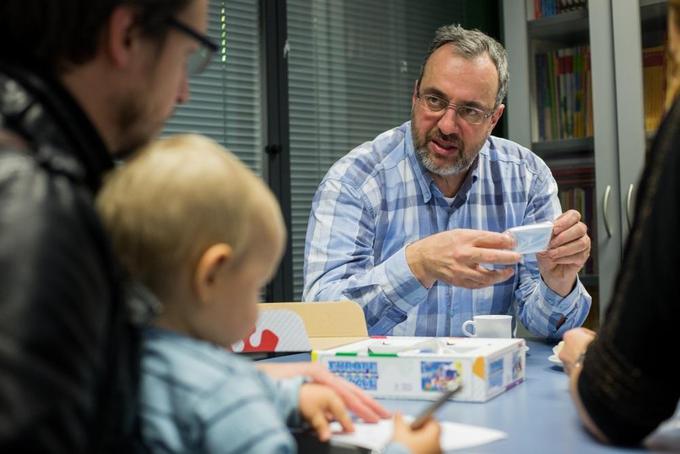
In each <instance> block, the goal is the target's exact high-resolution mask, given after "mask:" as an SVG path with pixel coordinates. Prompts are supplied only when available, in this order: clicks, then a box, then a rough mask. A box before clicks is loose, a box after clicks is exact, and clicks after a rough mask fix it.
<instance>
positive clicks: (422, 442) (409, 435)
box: [392, 413, 442, 454]
mask: <svg viewBox="0 0 680 454" xmlns="http://www.w3.org/2000/svg"><path fill="white" fill-rule="evenodd" d="M440 434H441V426H440V425H439V423H438V422H437V420H435V419H434V418H430V419H429V420H428V421H427V422H426V423H425V425H424V426H423V427H421V428H420V429H418V430H413V429H411V426H409V425H408V424H407V423H406V422H405V421H404V418H403V417H402V416H401V414H400V413H396V414H395V415H394V435H393V436H392V441H396V442H399V443H401V444H403V445H404V446H406V447H407V448H409V450H410V451H411V452H412V453H413V454H433V453H440V452H441V451H442V448H441V445H440V444H439V438H440Z"/></svg>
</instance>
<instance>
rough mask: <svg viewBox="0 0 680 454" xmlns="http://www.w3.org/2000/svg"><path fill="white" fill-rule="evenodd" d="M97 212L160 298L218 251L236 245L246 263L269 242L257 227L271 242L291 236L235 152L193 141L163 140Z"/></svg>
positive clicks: (120, 251)
mask: <svg viewBox="0 0 680 454" xmlns="http://www.w3.org/2000/svg"><path fill="white" fill-rule="evenodd" d="M97 209H98V211H99V213H100V214H101V216H102V218H103V221H104V224H105V226H106V228H107V230H108V231H109V233H110V236H111V238H112V241H113V246H114V249H115V252H116V254H117V255H118V257H119V259H120V260H121V261H122V262H123V265H124V266H125V267H126V268H127V270H128V271H129V272H130V274H131V275H132V277H133V278H135V279H137V280H139V281H140V282H141V283H143V284H144V285H146V286H147V287H149V289H150V290H152V291H154V293H156V294H157V295H158V296H159V297H164V295H165V293H166V292H167V291H170V288H171V284H173V283H174V282H175V281H176V280H177V279H178V277H179V278H181V276H184V277H185V278H187V279H190V278H191V276H192V274H193V271H194V270H195V268H196V266H197V264H198V260H199V259H200V257H201V256H202V255H203V253H204V252H205V251H206V250H207V249H208V248H209V247H210V246H212V245H215V244H219V243H226V244H229V245H230V246H231V247H232V249H233V252H234V254H233V255H234V261H235V262H238V261H239V260H241V258H242V257H243V255H244V254H245V253H246V252H247V250H248V247H249V245H251V244H252V242H253V241H263V240H265V239H259V238H251V236H252V235H251V232H252V231H253V229H252V225H253V223H254V222H257V223H261V224H262V225H263V226H264V227H265V230H264V231H265V232H266V233H267V234H268V235H269V238H282V237H283V236H284V235H285V228H284V223H283V219H282V216H281V210H280V208H279V206H278V203H277V201H276V199H275V198H274V196H273V194H272V193H271V191H270V190H269V188H268V187H267V186H266V185H265V184H264V182H263V181H262V180H261V179H260V178H258V177H257V176H256V175H255V174H253V172H251V171H250V170H249V169H248V168H247V167H246V166H245V165H244V164H242V163H241V162H240V161H239V159H238V158H237V157H236V156H234V155H233V154H232V153H231V152H230V151H228V150H226V149H225V148H223V147H221V146H220V145H219V144H217V143H216V142H214V141H212V140H210V139H208V138H206V137H202V136H199V135H193V134H187V135H178V136H174V137H170V138H166V139H161V140H158V141H156V142H154V143H152V144H151V145H149V146H147V147H146V148H144V149H143V150H141V151H140V152H139V154H138V155H136V156H135V157H134V158H133V159H131V160H130V161H129V162H127V163H125V164H123V165H122V166H120V167H119V168H117V169H115V170H114V171H113V172H112V173H111V174H110V175H109V177H108V178H107V180H106V182H105V184H104V187H103V189H102V191H101V192H100V194H99V197H98V198H97ZM260 231H261V230H260ZM187 271H188V272H189V273H187ZM187 283H190V281H187Z"/></svg>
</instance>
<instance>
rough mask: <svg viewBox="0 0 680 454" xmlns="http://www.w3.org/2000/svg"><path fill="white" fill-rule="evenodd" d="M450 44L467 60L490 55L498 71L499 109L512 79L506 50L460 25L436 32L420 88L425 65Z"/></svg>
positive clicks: (496, 42)
mask: <svg viewBox="0 0 680 454" xmlns="http://www.w3.org/2000/svg"><path fill="white" fill-rule="evenodd" d="M449 43H452V44H453V45H454V46H455V52H456V53H457V54H458V55H461V56H463V57H465V58H475V57H478V56H480V55H484V54H488V55H489V58H491V61H492V62H493V64H494V66H496V70H497V71H498V93H496V103H495V106H494V107H498V106H499V105H500V104H501V103H502V102H503V99H504V98H505V96H506V95H507V93H508V80H509V79H510V76H509V74H508V56H507V53H506V52H505V48H503V46H502V45H501V44H500V43H499V42H498V41H496V40H495V39H493V38H492V37H490V36H489V35H487V34H485V33H483V32H481V31H479V30H477V29H473V30H467V29H465V28H463V27H461V26H460V25H444V26H443V27H439V28H438V29H437V31H436V32H435V36H434V39H433V40H432V43H431V44H430V48H429V49H428V51H427V55H425V59H424V60H423V65H422V66H421V67H420V76H418V86H420V81H421V80H422V78H423V73H424V72H425V65H426V64H427V60H428V59H429V58H430V55H432V53H433V52H434V51H435V50H437V49H439V48H440V47H442V46H443V45H445V44H449Z"/></svg>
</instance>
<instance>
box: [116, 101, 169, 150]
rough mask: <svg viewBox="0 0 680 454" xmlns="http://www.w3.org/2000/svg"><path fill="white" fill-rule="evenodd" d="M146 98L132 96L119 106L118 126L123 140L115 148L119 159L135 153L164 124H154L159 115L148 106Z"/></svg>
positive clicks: (153, 136) (155, 134)
mask: <svg viewBox="0 0 680 454" xmlns="http://www.w3.org/2000/svg"><path fill="white" fill-rule="evenodd" d="M144 99H145V98H144V96H130V97H129V98H127V99H125V100H123V102H122V103H121V104H120V106H119V111H118V116H117V127H118V132H119V137H120V138H121V141H120V144H119V146H118V148H117V149H116V150H113V154H114V156H115V158H116V159H117V160H125V159H127V158H129V157H130V156H132V155H134V154H135V152H137V150H139V149H140V148H141V147H142V146H144V145H146V144H147V143H148V142H149V141H150V140H151V139H154V138H155V137H156V136H157V135H158V133H159V132H160V130H161V129H162V125H156V126H154V125H153V123H152V122H153V121H154V120H153V119H154V118H157V116H156V115H153V112H151V110H150V109H149V108H147V106H146V105H145V104H144V102H143V100H144Z"/></svg>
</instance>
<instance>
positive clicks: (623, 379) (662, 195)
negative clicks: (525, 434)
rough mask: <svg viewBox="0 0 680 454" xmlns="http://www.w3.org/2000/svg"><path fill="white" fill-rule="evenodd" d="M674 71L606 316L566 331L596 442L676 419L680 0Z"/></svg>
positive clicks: (676, 0) (565, 355)
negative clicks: (594, 325) (595, 326)
mask: <svg viewBox="0 0 680 454" xmlns="http://www.w3.org/2000/svg"><path fill="white" fill-rule="evenodd" d="M668 4H669V20H668V27H669V40H670V41H669V47H670V50H671V52H670V60H671V61H670V65H669V67H670V68H672V69H671V71H670V73H669V75H670V77H669V80H668V95H667V98H668V102H667V104H669V107H670V109H669V111H668V112H667V114H666V116H665V118H664V120H663V122H662V124H661V126H660V128H659V130H658V132H657V134H656V137H655V139H654V142H653V144H652V148H651V151H650V153H649V155H648V158H647V159H648V160H647V163H646V166H645V169H644V172H643V175H642V178H641V180H640V181H641V185H640V190H639V191H638V194H637V202H636V210H635V221H634V224H633V228H632V230H631V233H630V235H629V236H628V240H627V243H626V248H625V255H624V260H623V263H622V266H621V269H620V271H619V274H618V277H617V280H616V287H615V290H614V296H613V299H612V301H611V304H610V306H609V309H608V312H607V317H606V319H605V322H604V324H603V326H602V327H601V329H600V330H599V332H598V333H597V334H595V333H594V332H592V331H589V330H587V329H585V328H577V329H574V330H571V331H567V332H566V333H565V334H564V346H563V347H562V349H561V351H560V355H559V357H560V359H561V360H562V361H563V363H564V364H565V369H566V371H567V373H569V375H570V381H571V391H572V397H573V399H574V402H575V404H576V407H577V408H578V411H579V414H580V416H581V420H582V421H583V423H584V425H585V427H586V428H587V429H588V430H589V431H590V432H591V433H593V434H594V435H595V436H596V437H597V438H598V439H600V440H601V441H604V442H609V443H613V444H619V445H637V444H639V443H640V442H642V441H643V440H644V438H645V437H646V436H647V435H648V434H650V433H651V432H652V431H654V429H656V428H657V427H658V426H659V424H661V423H662V422H663V421H664V420H666V419H668V418H669V417H671V416H672V415H673V412H674V411H675V409H676V407H677V405H678V402H679V400H680V385H679V384H678V379H677V376H676V375H675V374H674V373H672V366H670V365H669V364H673V363H674V362H675V361H676V359H677V346H678V339H677V331H676V330H677V321H678V320H680V302H679V300H678V296H677V293H678V287H677V283H676V279H677V278H678V271H680V265H679V263H680V244H678V242H677V240H676V236H677V232H679V231H680V180H679V179H678V175H680V155H679V154H678V144H680V100H678V99H677V96H676V95H677V93H678V90H677V87H678V85H679V84H678V82H679V81H680V79H679V78H678V76H679V74H677V71H676V68H678V62H680V58H678V57H680V40H679V39H678V34H679V33H680V0H669V2H668Z"/></svg>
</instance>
